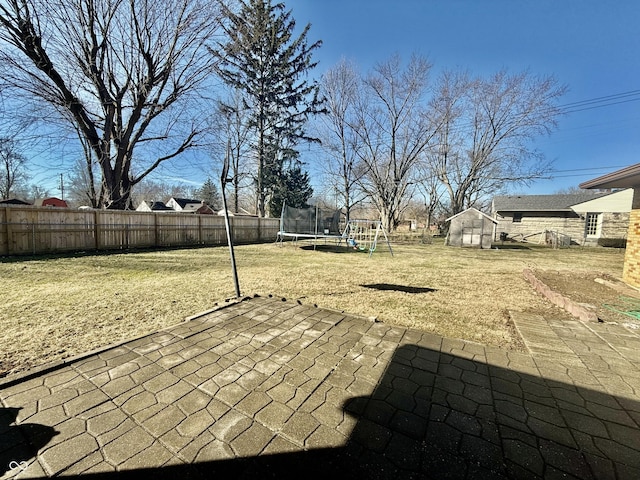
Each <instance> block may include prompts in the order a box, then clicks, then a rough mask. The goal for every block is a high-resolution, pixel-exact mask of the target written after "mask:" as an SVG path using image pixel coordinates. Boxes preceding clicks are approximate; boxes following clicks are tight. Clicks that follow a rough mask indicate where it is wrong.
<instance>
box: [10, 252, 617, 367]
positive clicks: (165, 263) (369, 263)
mask: <svg viewBox="0 0 640 480" xmlns="http://www.w3.org/2000/svg"><path fill="white" fill-rule="evenodd" d="M394 252H395V254H396V255H395V256H394V257H391V256H390V255H389V253H388V251H386V252H385V251H384V250H383V249H380V250H379V251H378V252H376V253H374V256H373V258H368V256H367V255H366V254H363V253H359V252H353V251H348V250H342V253H336V252H330V251H326V250H323V249H319V250H317V251H313V250H307V249H302V248H299V247H297V246H294V245H291V244H289V245H285V246H284V247H278V246H277V245H274V244H271V245H252V246H242V247H237V250H236V256H237V262H238V269H239V276H240V284H241V288H242V293H243V294H254V293H258V294H262V295H265V294H274V295H279V296H283V297H286V298H287V299H290V300H295V299H300V300H302V301H303V302H305V303H315V304H317V305H318V306H320V307H325V308H331V309H336V310H344V311H346V312H349V313H352V314H357V315H364V316H375V317H377V318H378V319H380V320H383V321H385V322H387V323H390V324H396V325H402V326H407V327H412V328H418V329H423V330H426V331H430V332H434V333H438V334H441V335H444V336H449V337H454V338H463V339H468V340H473V341H477V342H481V343H484V344H489V345H497V346H502V347H506V348H515V349H517V348H520V342H519V339H518V337H517V335H516V334H515V333H514V331H513V328H512V326H511V325H510V324H509V321H508V315H507V311H508V310H510V309H511V310H544V309H547V311H549V312H551V313H552V314H558V315H560V314H561V313H560V312H559V311H556V312H554V311H552V310H549V309H550V308H551V307H549V306H548V304H547V303H546V302H544V301H543V300H542V299H541V298H540V297H538V296H537V295H536V294H535V293H534V292H533V290H532V289H531V288H530V287H529V285H528V284H527V283H526V282H525V280H524V279H523V277H522V269H523V268H525V267H530V268H537V269H556V270H571V271H573V272H590V271H599V272H603V273H607V274H609V275H612V276H614V277H620V276H621V273H622V263H623V254H622V253H620V251H618V250H613V249H584V250H583V249H580V248H576V249H571V250H551V249H547V248H535V247H532V248H530V249H500V250H491V251H479V250H470V249H458V248H450V247H444V246H442V245H440V244H434V245H396V246H394ZM376 284H384V285H382V286H381V287H382V288H386V289H382V290H381V289H379V288H368V287H366V285H376ZM396 287H397V289H396ZM402 287H405V288H402ZM406 287H414V288H417V289H428V290H425V291H424V292H420V293H413V292H414V291H413V290H411V288H406ZM0 289H1V291H2V292H3V303H2V306H1V307H0V329H2V332H3V334H2V337H1V340H0V376H3V375H6V374H7V373H15V372H18V371H22V370H26V369H29V368H32V367H34V366H37V365H41V364H43V363H46V362H49V361H53V360H56V359H60V358H64V357H68V356H72V355H76V354H79V353H82V352H85V351H88V350H91V349H94V348H97V347H100V346H104V345H107V344H109V343H112V342H115V341H119V340H123V339H127V338H131V337H134V336H137V335H141V334H145V333H148V332H151V331H154V330H157V329H159V328H162V327H165V326H168V325H172V324H175V323H178V322H180V321H181V320H182V319H183V318H184V317H186V316H189V315H193V314H195V313H198V312H200V311H204V310H206V309H209V308H211V307H212V305H213V304H214V303H215V302H219V301H221V300H223V299H225V298H229V297H232V296H233V294H234V289H233V283H232V280H231V270H230V266H229V257H228V250H227V249H226V248H206V249H189V250H171V251H158V252H139V253H125V254H112V255H87V256H73V257H57V258H43V257H40V258H34V259H15V258H14V259H5V260H4V261H3V262H2V263H0ZM401 290H409V291H401Z"/></svg>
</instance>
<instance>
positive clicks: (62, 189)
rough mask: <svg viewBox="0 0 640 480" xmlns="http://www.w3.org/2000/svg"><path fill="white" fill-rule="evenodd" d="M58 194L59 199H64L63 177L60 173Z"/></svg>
mask: <svg viewBox="0 0 640 480" xmlns="http://www.w3.org/2000/svg"><path fill="white" fill-rule="evenodd" d="M60 196H61V197H62V198H61V199H62V200H64V177H63V175H62V173H61V174H60Z"/></svg>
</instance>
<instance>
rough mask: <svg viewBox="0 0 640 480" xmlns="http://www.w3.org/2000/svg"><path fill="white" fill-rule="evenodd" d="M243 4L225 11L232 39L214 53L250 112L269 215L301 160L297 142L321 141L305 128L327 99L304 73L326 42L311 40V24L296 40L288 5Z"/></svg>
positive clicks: (251, 0) (259, 187)
mask: <svg viewBox="0 0 640 480" xmlns="http://www.w3.org/2000/svg"><path fill="white" fill-rule="evenodd" d="M240 4H241V8H240V12H239V13H237V14H236V13H234V12H232V11H231V10H229V9H226V15H227V16H228V19H229V22H228V25H227V28H226V30H227V31H226V33H227V35H228V38H229V40H228V41H227V43H225V44H223V45H221V48H220V51H219V52H212V53H213V54H214V55H216V56H217V57H218V59H219V67H218V73H219V74H220V76H221V78H222V79H223V81H224V82H225V83H227V84H228V85H230V86H231V87H233V88H236V89H238V90H239V91H240V92H242V94H243V102H244V104H245V105H246V107H247V108H248V109H249V110H250V113H249V116H248V117H249V120H248V121H249V126H250V127H251V128H252V129H253V133H254V138H253V142H252V149H253V150H254V153H255V155H254V156H255V158H256V160H257V169H256V173H255V178H254V180H255V185H256V193H257V206H258V214H259V215H260V216H264V214H265V206H266V201H267V199H268V198H269V197H270V196H271V195H272V194H273V192H274V188H276V185H277V182H276V180H277V179H278V178H280V177H283V172H285V171H286V170H287V168H288V167H287V166H288V165H289V166H290V164H291V162H292V161H293V162H294V163H297V162H298V156H297V151H296V150H295V148H296V146H297V145H298V144H299V142H301V141H317V140H316V139H314V138H311V137H309V136H308V135H307V134H306V132H305V130H304V126H305V123H306V121H307V119H308V117H309V116H310V115H312V114H315V113H320V112H321V111H322V110H321V104H322V102H321V100H320V99H319V97H318V86H317V84H316V83H315V82H311V83H309V82H307V80H306V79H305V77H306V74H307V73H308V72H309V71H310V70H311V69H313V68H314V67H315V66H316V63H314V62H312V60H311V54H312V52H313V51H314V50H316V49H317V48H319V47H320V45H321V42H320V41H317V42H315V43H313V44H311V45H309V44H308V43H307V34H308V32H309V28H310V25H309V24H308V25H307V26H306V27H305V28H304V30H303V31H302V33H301V34H300V35H299V36H298V37H297V38H294V36H293V31H294V28H295V20H294V19H293V18H292V17H291V11H288V12H287V11H285V5H284V4H283V3H276V4H275V5H272V3H271V0H241V2H240ZM289 168H290V167H289ZM278 214H279V213H278Z"/></svg>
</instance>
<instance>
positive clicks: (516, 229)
mask: <svg viewBox="0 0 640 480" xmlns="http://www.w3.org/2000/svg"><path fill="white" fill-rule="evenodd" d="M632 197H633V191H632V190H631V189H628V190H622V191H617V192H613V193H598V194H592V193H576V194H564V195H505V196H497V197H494V199H493V201H492V202H491V216H492V217H493V218H494V219H495V220H496V222H497V224H496V229H495V237H494V238H495V240H498V239H500V237H501V235H502V236H506V237H507V238H511V239H514V240H526V241H530V242H538V243H545V242H547V241H548V240H549V234H553V235H554V238H556V239H560V241H561V243H562V244H567V245H568V244H571V243H574V244H580V245H597V244H598V240H599V239H600V238H609V239H614V238H625V236H626V233H627V227H628V222H629V212H630V210H631V200H632Z"/></svg>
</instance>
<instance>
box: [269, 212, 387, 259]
mask: <svg viewBox="0 0 640 480" xmlns="http://www.w3.org/2000/svg"><path fill="white" fill-rule="evenodd" d="M342 215H343V214H342V211H341V210H327V209H321V208H318V207H307V208H295V207H290V206H288V205H287V204H284V205H283V206H282V214H281V216H280V230H279V231H278V235H277V237H276V243H279V244H280V245H282V244H283V242H284V240H285V238H291V239H292V240H293V241H294V242H297V241H298V240H313V241H314V249H315V246H316V245H317V241H318V240H319V239H320V240H325V242H326V241H328V240H333V241H335V242H336V245H340V243H341V242H342V241H344V242H345V246H347V247H350V248H353V249H355V250H361V251H368V252H369V256H371V254H372V253H373V252H374V251H375V250H376V247H377V243H378V237H379V235H380V234H381V233H382V234H383V236H384V238H385V240H386V243H387V246H388V247H389V252H390V253H391V256H393V250H392V249H391V244H390V243H389V238H388V237H387V233H386V232H385V231H384V228H383V227H382V222H380V221H370V220H350V221H349V222H347V223H346V224H345V225H344V229H343V230H342V231H340V223H341V219H342ZM343 224H344V222H343Z"/></svg>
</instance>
